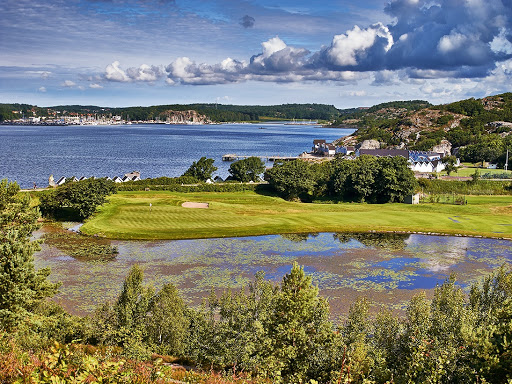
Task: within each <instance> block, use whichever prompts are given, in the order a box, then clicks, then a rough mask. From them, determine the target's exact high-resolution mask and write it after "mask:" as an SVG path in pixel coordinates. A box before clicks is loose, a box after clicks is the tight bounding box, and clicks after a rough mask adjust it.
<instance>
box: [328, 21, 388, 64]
mask: <svg viewBox="0 0 512 384" xmlns="http://www.w3.org/2000/svg"><path fill="white" fill-rule="evenodd" d="M379 37H381V38H384V39H386V40H387V44H386V46H385V47H384V50H385V51H386V52H387V51H389V50H390V49H391V47H392V46H393V36H392V35H391V33H390V32H389V29H388V27H386V26H385V25H383V24H382V23H377V24H373V25H372V26H370V27H369V28H367V29H361V28H359V27H358V26H357V25H356V26H354V28H353V29H352V30H349V31H347V32H346V33H345V34H343V35H336V36H334V38H333V40H332V43H331V46H330V48H329V49H328V50H327V56H328V57H329V58H330V59H331V61H332V63H333V64H334V65H338V66H356V65H357V64H358V60H357V59H358V57H357V56H359V55H364V53H365V51H366V50H368V49H369V48H371V47H372V46H373V45H374V44H375V42H376V40H377V38H379Z"/></svg>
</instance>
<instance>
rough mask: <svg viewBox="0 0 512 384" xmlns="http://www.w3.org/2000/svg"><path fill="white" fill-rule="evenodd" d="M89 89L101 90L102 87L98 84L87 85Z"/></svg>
mask: <svg viewBox="0 0 512 384" xmlns="http://www.w3.org/2000/svg"><path fill="white" fill-rule="evenodd" d="M89 88H92V89H102V88H103V86H102V85H100V84H97V83H93V84H89Z"/></svg>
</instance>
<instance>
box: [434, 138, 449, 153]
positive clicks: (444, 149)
mask: <svg viewBox="0 0 512 384" xmlns="http://www.w3.org/2000/svg"><path fill="white" fill-rule="evenodd" d="M432 151H433V152H437V153H444V155H445V156H450V155H451V154H452V143H450V142H449V141H448V140H441V144H438V145H434V147H433V148H432Z"/></svg>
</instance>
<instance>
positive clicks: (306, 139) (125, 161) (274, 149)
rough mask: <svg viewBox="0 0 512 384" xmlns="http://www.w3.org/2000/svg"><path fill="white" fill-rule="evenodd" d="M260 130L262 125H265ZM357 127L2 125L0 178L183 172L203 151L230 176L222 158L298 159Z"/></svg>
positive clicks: (40, 181)
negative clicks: (320, 141)
mask: <svg viewBox="0 0 512 384" xmlns="http://www.w3.org/2000/svg"><path fill="white" fill-rule="evenodd" d="M260 127H262V128H265V129H260ZM352 132H353V130H352V129H339V128H319V127H311V126H301V125H284V124H257V125H255V124H223V125H165V124H163V125H160V124H158V125H156V124H141V125H122V126H61V127H45V126H5V125H0V179H2V178H8V179H9V180H11V181H14V180H15V181H17V182H18V184H20V186H21V187H23V188H30V187H32V186H33V183H34V182H36V183H37V185H38V186H46V185H48V177H49V176H50V174H53V175H54V177H55V180H58V179H59V178H60V177H61V176H66V177H70V176H77V177H80V176H87V177H89V176H96V177H104V176H110V177H114V176H116V175H118V176H122V175H123V174H124V173H126V172H130V171H133V170H138V171H141V173H142V175H141V176H142V177H143V178H148V177H158V176H171V177H172V176H179V175H181V174H182V173H183V172H184V171H185V170H186V169H187V168H188V167H189V166H190V164H191V163H192V162H193V161H197V160H198V159H199V158H201V157H202V156H206V157H210V158H213V159H214V160H215V165H216V166H217V167H218V168H219V171H218V172H217V174H219V175H220V176H222V177H225V176H227V175H228V172H227V170H228V168H229V163H227V162H222V160H221V159H222V155H224V154H226V153H236V154H239V155H261V156H268V155H274V156H277V155H279V156H297V155H298V154H300V153H302V152H304V151H309V150H310V149H311V146H312V144H313V140H314V139H325V140H327V141H332V140H334V139H338V138H340V137H343V136H346V135H348V134H350V133H352Z"/></svg>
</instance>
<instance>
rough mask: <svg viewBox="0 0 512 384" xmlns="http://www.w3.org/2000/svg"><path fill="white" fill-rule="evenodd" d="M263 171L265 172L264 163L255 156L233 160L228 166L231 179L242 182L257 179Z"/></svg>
mask: <svg viewBox="0 0 512 384" xmlns="http://www.w3.org/2000/svg"><path fill="white" fill-rule="evenodd" d="M263 172H265V163H264V162H263V161H262V160H261V159H260V158H259V157H255V156H251V157H248V158H247V159H242V160H238V161H234V162H233V163H231V165H230V167H229V173H230V174H231V176H233V179H234V180H237V181H241V182H244V183H247V182H249V181H258V180H259V176H260V175H261V174H262V173H263Z"/></svg>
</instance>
